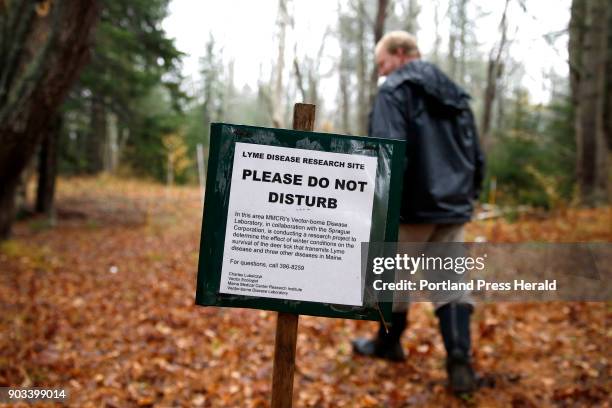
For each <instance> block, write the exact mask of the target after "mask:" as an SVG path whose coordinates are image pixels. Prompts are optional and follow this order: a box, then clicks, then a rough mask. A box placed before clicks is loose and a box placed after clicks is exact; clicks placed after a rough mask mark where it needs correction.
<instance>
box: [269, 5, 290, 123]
mask: <svg viewBox="0 0 612 408" xmlns="http://www.w3.org/2000/svg"><path fill="white" fill-rule="evenodd" d="M276 24H277V25H278V53H277V56H276V66H275V70H274V87H273V92H272V106H273V109H274V111H273V112H274V113H273V115H272V123H273V124H274V126H275V127H282V126H283V74H284V70H285V39H286V36H287V25H288V24H289V13H288V11H287V0H278V16H277V19H276Z"/></svg>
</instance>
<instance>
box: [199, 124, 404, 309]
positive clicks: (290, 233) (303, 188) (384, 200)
mask: <svg viewBox="0 0 612 408" xmlns="http://www.w3.org/2000/svg"><path fill="white" fill-rule="evenodd" d="M403 152H404V145H403V143H402V142H399V141H393V140H381V139H372V138H363V137H349V136H341V135H332V134H321V133H312V132H301V131H290V130H284V129H267V128H257V127H250V126H238V125H228V124H213V125H212V126H211V148H210V159H209V169H208V175H209V176H208V179H207V186H206V199H205V206H204V220H203V227H202V240H201V249H200V262H199V273H198V289H197V297H196V303H198V304H201V305H217V306H235V307H253V308H259V309H269V310H277V311H287V312H292V313H299V314H314V315H323V316H331V317H348V318H360V319H372V320H379V319H380V317H381V315H383V314H388V313H390V308H391V305H390V304H389V303H387V304H378V303H377V302H376V299H371V298H370V299H367V298H364V287H365V284H366V279H367V275H365V274H364V271H363V270H362V263H363V262H364V256H366V257H367V255H368V254H363V253H362V245H361V243H362V242H368V241H373V240H376V241H385V240H391V241H395V240H396V236H397V228H398V225H397V221H398V212H399V199H400V193H401V183H400V182H401V176H402V174H401V170H403V162H402V160H403ZM382 309H385V310H382ZM387 309H388V310H387Z"/></svg>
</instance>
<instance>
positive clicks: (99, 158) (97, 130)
mask: <svg viewBox="0 0 612 408" xmlns="http://www.w3.org/2000/svg"><path fill="white" fill-rule="evenodd" d="M106 126H107V123H106V109H105V108H104V104H103V102H102V101H101V100H100V99H99V98H98V97H96V96H95V95H94V97H93V98H92V99H91V107H90V119H89V134H88V135H87V172H88V173H90V174H98V173H100V172H101V171H102V170H104V150H105V149H104V145H105V142H106V130H107V129H106Z"/></svg>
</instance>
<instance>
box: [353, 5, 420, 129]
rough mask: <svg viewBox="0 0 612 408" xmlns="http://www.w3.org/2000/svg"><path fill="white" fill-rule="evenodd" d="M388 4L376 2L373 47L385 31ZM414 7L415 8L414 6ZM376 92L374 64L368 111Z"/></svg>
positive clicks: (376, 79) (376, 75)
mask: <svg viewBox="0 0 612 408" xmlns="http://www.w3.org/2000/svg"><path fill="white" fill-rule="evenodd" d="M411 3H412V1H411ZM388 4H389V2H388V0H378V9H377V11H376V20H374V27H373V28H374V46H376V44H377V43H378V41H380V39H381V38H382V36H383V32H384V30H385V20H386V18H387V6H388ZM414 7H416V5H415V6H414ZM376 92H378V67H377V66H376V64H373V66H372V73H371V74H370V98H369V104H368V111H369V110H370V109H369V108H370V107H371V106H372V104H373V103H374V97H375V96H376ZM366 130H367V128H366ZM364 134H365V133H364Z"/></svg>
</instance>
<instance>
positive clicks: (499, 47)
mask: <svg viewBox="0 0 612 408" xmlns="http://www.w3.org/2000/svg"><path fill="white" fill-rule="evenodd" d="M509 3H510V1H509V0H506V5H505V7H504V12H503V14H502V18H501V21H500V23H499V29H500V32H501V37H500V39H499V42H498V43H497V44H496V45H495V46H494V47H493V49H491V52H490V53H489V62H488V64H487V82H486V85H485V90H484V98H483V99H484V101H483V109H482V122H481V125H480V134H481V139H482V145H483V147H484V150H485V151H488V150H489V149H490V147H491V135H490V133H491V120H492V117H493V102H495V92H496V90H497V83H498V81H499V78H500V76H501V73H502V71H501V70H502V64H501V58H502V55H503V52H504V49H505V47H506V43H507V30H508V23H507V12H508V4H509Z"/></svg>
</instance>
